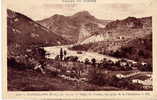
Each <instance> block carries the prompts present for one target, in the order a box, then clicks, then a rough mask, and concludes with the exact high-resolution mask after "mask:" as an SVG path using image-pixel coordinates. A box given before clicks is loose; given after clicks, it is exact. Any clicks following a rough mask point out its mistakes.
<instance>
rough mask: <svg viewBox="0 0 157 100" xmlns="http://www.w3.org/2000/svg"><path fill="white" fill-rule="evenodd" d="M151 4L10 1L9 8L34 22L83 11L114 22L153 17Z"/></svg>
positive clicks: (134, 0)
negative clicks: (128, 18)
mask: <svg viewBox="0 0 157 100" xmlns="http://www.w3.org/2000/svg"><path fill="white" fill-rule="evenodd" d="M54 1H55V2H54ZM113 1H114V2H113ZM115 1H116V2H115ZM102 2H103V3H102ZM150 4H151V0H101V2H100V0H97V2H96V3H80V4H78V3H76V4H69V3H63V2H62V1H61V0H8V2H7V7H8V8H9V9H11V10H14V11H17V12H20V13H22V14H25V15H27V16H28V17H31V18H32V19H34V20H41V19H44V18H48V17H50V16H53V15H54V14H61V15H65V16H71V15H73V14H75V13H77V12H79V11H83V10H86V11H89V12H90V13H91V15H94V16H95V17H97V18H99V19H104V20H105V19H106V20H113V19H124V18H126V17H128V16H135V17H145V16H151V10H150Z"/></svg>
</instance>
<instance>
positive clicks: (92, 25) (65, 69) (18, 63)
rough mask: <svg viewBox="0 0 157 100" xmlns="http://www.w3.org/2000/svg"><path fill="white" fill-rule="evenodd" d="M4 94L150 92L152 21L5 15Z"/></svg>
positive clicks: (81, 15) (83, 15) (87, 15)
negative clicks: (34, 17) (5, 80)
mask: <svg viewBox="0 0 157 100" xmlns="http://www.w3.org/2000/svg"><path fill="white" fill-rule="evenodd" d="M7 26H8V27H7V50H8V52H7V61H8V62H7V63H8V65H7V68H8V90H9V91H113V90H116V91H123V90H129V91H135V90H136V91H152V89H153V86H152V81H153V79H152V72H153V66H152V17H143V18H136V17H127V18H125V19H121V20H118V19H117V20H102V19H97V18H96V17H95V16H93V15H91V14H90V13H89V12H88V11H81V12H77V13H76V14H73V15H71V16H64V15H59V14H55V15H53V16H51V17H49V18H45V19H43V20H38V21H34V20H32V19H31V18H29V17H27V16H26V15H23V14H21V13H18V12H14V11H12V10H10V9H8V10H7Z"/></svg>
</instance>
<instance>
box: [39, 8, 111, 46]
mask: <svg viewBox="0 0 157 100" xmlns="http://www.w3.org/2000/svg"><path fill="white" fill-rule="evenodd" d="M37 22H38V23H39V24H41V25H43V26H45V27H47V28H48V29H50V30H51V31H53V32H56V33H59V34H58V35H61V36H63V37H64V38H66V39H67V40H71V43H76V42H80V41H82V40H84V39H86V38H87V37H88V36H90V35H91V34H93V33H94V32H95V31H96V30H99V28H104V27H105V26H106V24H107V23H109V22H110V21H108V20H99V19H97V18H95V17H94V16H92V15H91V14H90V13H89V12H88V11H82V12H78V13H76V14H74V15H72V16H64V15H58V14H56V15H54V16H52V17H50V18H46V19H44V20H41V21H37Z"/></svg>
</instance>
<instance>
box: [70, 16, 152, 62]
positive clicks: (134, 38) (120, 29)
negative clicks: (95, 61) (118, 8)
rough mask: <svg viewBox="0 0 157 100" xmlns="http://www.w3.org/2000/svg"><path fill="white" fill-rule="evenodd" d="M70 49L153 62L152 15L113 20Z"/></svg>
mask: <svg viewBox="0 0 157 100" xmlns="http://www.w3.org/2000/svg"><path fill="white" fill-rule="evenodd" d="M70 49H72V50H80V51H81V50H83V51H92V52H98V53H101V54H105V55H111V56H115V57H124V58H129V59H133V60H139V61H146V62H149V63H151V60H152V17H144V18H135V17H128V18H126V19H124V20H116V21H112V22H110V23H108V24H107V25H106V27H105V28H103V29H102V30H101V31H100V30H99V32H97V34H93V35H91V36H90V37H88V38H87V39H85V40H84V41H82V42H81V43H79V44H76V45H74V46H73V47H71V48H70ZM130 49H131V50H130ZM129 51H130V53H129Z"/></svg>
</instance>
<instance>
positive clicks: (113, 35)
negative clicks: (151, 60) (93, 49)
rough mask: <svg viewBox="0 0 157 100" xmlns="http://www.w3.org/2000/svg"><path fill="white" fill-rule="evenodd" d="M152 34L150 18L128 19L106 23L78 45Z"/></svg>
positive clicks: (129, 38)
mask: <svg viewBox="0 0 157 100" xmlns="http://www.w3.org/2000/svg"><path fill="white" fill-rule="evenodd" d="M151 33H152V17H144V18H135V17H128V18H126V19H123V20H116V21H112V22H110V23H108V24H107V25H106V27H105V28H103V29H102V30H101V31H100V30H99V31H97V34H93V35H91V36H90V37H89V38H86V39H85V40H84V41H82V42H81V43H80V44H88V43H94V42H99V41H111V40H112V41H115V40H116V41H120V40H131V39H135V38H139V37H141V38H142V37H143V36H145V35H148V34H151Z"/></svg>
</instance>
